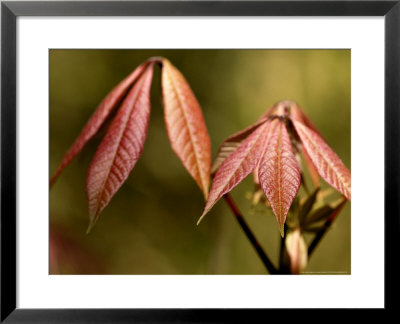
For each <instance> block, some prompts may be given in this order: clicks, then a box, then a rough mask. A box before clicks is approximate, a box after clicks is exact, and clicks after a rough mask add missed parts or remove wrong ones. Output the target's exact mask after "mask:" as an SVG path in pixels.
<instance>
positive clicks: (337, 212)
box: [308, 199, 347, 258]
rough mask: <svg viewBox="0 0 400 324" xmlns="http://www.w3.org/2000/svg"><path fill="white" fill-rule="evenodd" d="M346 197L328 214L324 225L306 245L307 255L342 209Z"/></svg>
mask: <svg viewBox="0 0 400 324" xmlns="http://www.w3.org/2000/svg"><path fill="white" fill-rule="evenodd" d="M346 201H347V200H346V199H344V200H343V201H342V202H341V203H340V204H339V205H338V206H337V207H336V208H335V211H334V212H333V213H332V214H331V215H330V216H329V218H328V219H327V221H326V222H325V226H324V227H323V228H322V229H320V230H319V231H318V232H317V234H316V235H315V237H314V239H313V240H312V242H311V244H310V246H309V247H308V257H309V258H310V257H311V254H312V253H313V251H314V250H315V248H316V247H317V245H318V243H319V242H320V241H321V239H322V238H323V237H324V235H325V233H326V232H327V230H328V229H329V228H330V227H331V225H332V223H333V221H334V220H335V219H336V216H337V215H338V214H339V213H340V211H341V210H342V208H343V206H344V205H345V204H346Z"/></svg>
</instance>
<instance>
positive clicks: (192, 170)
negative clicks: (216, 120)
mask: <svg viewBox="0 0 400 324" xmlns="http://www.w3.org/2000/svg"><path fill="white" fill-rule="evenodd" d="M162 93H163V100H164V115H165V124H166V128H167V133H168V137H169V140H170V142H171V146H172V149H173V151H174V152H175V153H176V155H177V156H178V157H179V159H180V160H181V162H182V164H183V166H184V167H185V168H186V170H187V171H188V172H189V174H190V175H191V176H192V177H193V179H194V180H195V181H196V183H197V184H198V186H199V187H200V189H201V190H202V192H203V194H204V197H205V199H207V197H208V188H209V184H210V169H211V141H210V137H209V135H208V131H207V128H206V124H205V122H204V118H203V114H202V112H201V108H200V105H199V103H198V102H197V99H196V97H195V96H194V94H193V92H192V90H191V89H190V86H189V84H188V83H187V81H186V80H185V78H184V77H183V75H182V74H181V73H180V72H179V71H178V70H177V69H176V68H175V67H174V66H173V65H172V64H171V63H170V62H169V61H168V60H167V59H164V60H163V63H162Z"/></svg>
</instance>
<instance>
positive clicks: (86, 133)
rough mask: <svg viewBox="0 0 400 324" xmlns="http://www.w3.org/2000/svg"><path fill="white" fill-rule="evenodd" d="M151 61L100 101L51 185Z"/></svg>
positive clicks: (139, 67) (62, 162) (55, 174)
mask: <svg viewBox="0 0 400 324" xmlns="http://www.w3.org/2000/svg"><path fill="white" fill-rule="evenodd" d="M148 64H149V63H148V62H145V63H143V64H142V65H140V66H138V67H137V68H136V69H135V70H134V71H133V72H132V73H131V74H129V75H128V76H127V77H126V78H125V79H124V80H122V81H121V82H120V83H119V84H118V85H117V86H116V87H115V88H114V89H113V90H112V91H111V92H110V93H109V94H108V95H107V96H106V97H105V98H104V99H103V101H102V102H101V103H100V105H99V106H98V108H97V109H96V111H95V112H94V113H93V115H92V116H91V117H90V119H89V121H88V122H87V123H86V125H85V126H84V128H83V129H82V131H81V133H80V134H79V136H78V137H77V138H76V140H75V142H74V143H73V144H72V146H71V147H70V149H69V150H68V152H67V153H66V154H65V155H64V157H63V159H62V161H61V163H60V165H59V167H58V168H57V170H56V172H55V173H54V175H53V177H52V178H51V179H50V187H51V186H52V185H53V183H54V182H55V180H56V179H57V178H58V176H59V175H60V174H61V172H62V171H63V170H64V168H65V167H66V166H67V165H68V164H69V163H70V162H71V161H72V159H73V158H74V157H75V156H76V155H77V154H78V153H79V152H80V151H81V150H82V148H83V147H84V146H85V145H86V143H87V142H88V141H89V140H90V139H91V138H92V137H93V136H94V135H95V134H96V133H97V132H98V130H99V129H100V127H101V126H102V125H103V124H104V122H105V121H106V119H107V117H108V116H109V115H110V113H111V112H112V110H113V109H114V108H115V107H116V106H117V104H118V103H119V102H120V101H121V99H122V98H123V97H124V96H125V94H126V92H127V91H128V89H129V88H130V86H131V85H132V84H133V83H134V82H135V81H136V80H137V78H138V77H139V76H140V75H141V74H142V73H143V71H144V70H145V69H146V67H147V65H148Z"/></svg>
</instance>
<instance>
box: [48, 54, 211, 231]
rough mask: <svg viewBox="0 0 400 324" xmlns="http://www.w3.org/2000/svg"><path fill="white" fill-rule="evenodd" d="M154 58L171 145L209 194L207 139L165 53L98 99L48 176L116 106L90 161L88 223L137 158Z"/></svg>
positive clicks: (193, 101) (197, 112) (192, 102)
mask: <svg viewBox="0 0 400 324" xmlns="http://www.w3.org/2000/svg"><path fill="white" fill-rule="evenodd" d="M155 64H160V65H161V69H162V70H161V71H162V94H163V101H164V116H165V123H166V128H167V133H168V137H169V140H170V142H171V146H172V149H173V150H174V152H175V153H176V154H177V156H178V157H179V159H180V160H181V162H182V164H183V165H184V167H185V168H186V169H187V171H188V172H189V173H190V175H191V176H192V177H193V178H194V180H195V181H196V183H197V184H198V185H199V187H200V189H201V190H202V192H203V195H204V197H205V198H206V199H207V196H208V188H209V179H210V169H211V144H210V143H211V142H210V138H209V135H208V132H207V128H206V125H205V122H204V118H203V115H202V112H201V108H200V105H199V103H198V102H197V100H196V97H195V96H194V94H193V92H192V90H191V89H190V86H189V84H188V83H187V81H186V80H185V78H184V77H183V75H182V74H181V73H180V72H179V71H178V70H177V69H176V68H175V67H174V66H173V65H172V64H171V63H170V62H169V61H168V60H167V59H165V58H152V59H149V60H147V61H146V62H144V63H143V64H142V65H140V66H139V67H138V68H136V70H134V71H133V72H132V73H131V74H130V75H129V76H128V77H127V78H125V79H124V80H123V81H122V82H121V83H120V84H119V85H117V86H116V87H115V88H114V89H113V90H112V91H111V92H110V93H109V94H108V95H107V96H106V98H105V99H104V100H103V101H102V103H101V104H100V105H99V107H98V108H97V110H96V111H95V112H94V114H93V115H92V117H91V118H90V119H89V121H88V122H87V124H86V125H85V126H84V128H83V129H82V131H81V133H80V134H79V136H78V137H77V139H76V140H75V142H74V144H73V145H72V146H71V148H70V149H69V150H68V152H67V153H66V154H65V156H64V158H63V160H62V161H61V163H60V166H59V167H58V169H57V171H56V172H55V174H54V176H53V177H52V178H51V180H50V186H51V185H52V184H53V183H54V181H55V180H56V179H57V177H58V176H59V175H60V173H61V172H62V171H63V169H64V168H65V167H66V166H67V165H68V164H69V163H70V162H71V161H72V159H73V158H74V157H75V156H76V155H77V154H78V153H79V152H80V151H81V150H82V148H83V147H84V146H85V145H86V144H87V143H88V141H89V140H90V139H91V138H92V137H93V136H94V135H95V134H96V133H97V132H98V131H99V129H100V128H101V126H103V125H104V123H105V121H106V120H107V119H108V118H109V116H110V114H111V112H112V111H113V110H115V109H118V111H117V113H116V116H115V117H114V119H113V121H112V122H111V124H110V126H109V128H108V130H107V133H106V135H105V136H104V139H103V140H102V142H101V143H100V145H99V147H98V149H97V151H96V153H95V155H94V157H93V160H92V162H91V164H90V167H89V171H88V176H87V181H86V194H87V199H88V205H89V216H90V224H89V229H88V230H90V228H91V227H92V226H93V225H94V224H95V222H96V221H97V219H98V217H99V214H100V213H101V211H102V210H103V209H104V208H105V207H106V206H107V205H108V203H109V202H110V200H111V198H112V197H113V196H114V195H115V193H116V192H117V191H118V190H119V188H120V187H121V186H122V184H123V183H124V182H125V180H126V179H127V177H128V176H129V174H130V172H131V171H132V169H133V167H134V166H135V164H136V162H137V161H138V159H139V158H140V156H141V154H142V150H143V146H144V142H145V140H146V136H147V127H148V123H149V118H150V88H151V82H152V76H153V68H154V65H155Z"/></svg>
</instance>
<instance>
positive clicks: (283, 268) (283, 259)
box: [279, 224, 290, 274]
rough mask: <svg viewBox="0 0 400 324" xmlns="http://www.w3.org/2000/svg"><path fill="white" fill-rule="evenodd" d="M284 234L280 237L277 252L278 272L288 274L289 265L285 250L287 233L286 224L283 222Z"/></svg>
mask: <svg viewBox="0 0 400 324" xmlns="http://www.w3.org/2000/svg"><path fill="white" fill-rule="evenodd" d="M284 233H285V234H284V236H283V237H281V249H280V253H279V273H280V274H289V273H290V271H289V266H288V263H287V262H288V260H287V252H286V235H287V226H286V224H285V227H284Z"/></svg>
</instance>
